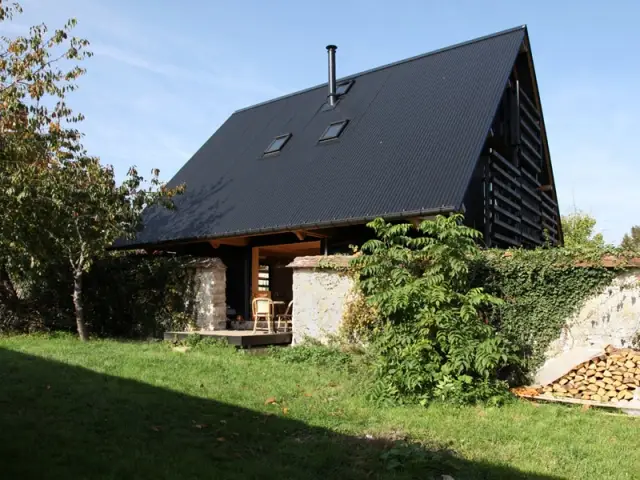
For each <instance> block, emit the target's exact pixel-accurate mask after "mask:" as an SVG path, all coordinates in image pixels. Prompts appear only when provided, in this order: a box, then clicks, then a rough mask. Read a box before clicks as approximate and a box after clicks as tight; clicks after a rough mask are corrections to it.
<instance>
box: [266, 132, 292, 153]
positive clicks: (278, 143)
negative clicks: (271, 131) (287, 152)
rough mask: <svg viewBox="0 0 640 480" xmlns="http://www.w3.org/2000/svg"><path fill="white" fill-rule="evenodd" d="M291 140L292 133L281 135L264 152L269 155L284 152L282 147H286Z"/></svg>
mask: <svg viewBox="0 0 640 480" xmlns="http://www.w3.org/2000/svg"><path fill="white" fill-rule="evenodd" d="M290 138H291V134H290V133H287V134H285V135H280V136H278V137H276V138H274V139H273V140H272V141H271V143H270V144H269V146H268V147H267V149H266V150H265V151H264V154H265V155H268V154H269V153H276V152H279V151H280V150H282V147H284V146H285V144H286V143H287V142H288V141H289V139H290Z"/></svg>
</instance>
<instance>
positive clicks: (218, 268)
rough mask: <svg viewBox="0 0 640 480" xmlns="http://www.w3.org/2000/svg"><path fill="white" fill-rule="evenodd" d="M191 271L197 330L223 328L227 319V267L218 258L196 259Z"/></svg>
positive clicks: (188, 266)
mask: <svg viewBox="0 0 640 480" xmlns="http://www.w3.org/2000/svg"><path fill="white" fill-rule="evenodd" d="M187 268H192V269H193V270H194V272H193V294H192V298H193V301H194V306H193V307H194V308H193V315H194V320H195V323H196V329H197V330H209V331H211V330H224V329H225V328H226V321H227V306H226V288H227V285H226V284H227V280H226V277H227V267H226V266H225V265H224V263H222V261H221V260H220V259H219V258H206V259H198V260H195V261H194V262H192V263H190V264H189V265H187Z"/></svg>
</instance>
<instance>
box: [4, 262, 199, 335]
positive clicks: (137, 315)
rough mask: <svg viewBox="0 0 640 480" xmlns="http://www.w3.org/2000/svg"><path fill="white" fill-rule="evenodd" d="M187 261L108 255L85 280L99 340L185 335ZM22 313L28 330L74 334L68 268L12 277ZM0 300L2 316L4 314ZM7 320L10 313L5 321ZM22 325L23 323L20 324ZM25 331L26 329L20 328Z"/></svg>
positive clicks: (90, 321)
mask: <svg viewBox="0 0 640 480" xmlns="http://www.w3.org/2000/svg"><path fill="white" fill-rule="evenodd" d="M188 260H189V259H188V258H184V257H182V258H180V257H173V256H148V255H136V254H128V255H124V254H111V255H108V256H106V257H105V258H103V259H100V260H99V261H97V262H96V263H95V264H94V265H93V266H92V268H91V270H90V271H89V272H87V273H86V274H85V277H84V292H83V296H84V302H85V315H86V320H87V324H88V326H89V329H90V331H91V332H92V334H93V335H96V336H101V337H107V336H112V337H128V338H141V337H158V336H160V335H161V334H162V333H163V332H164V331H165V330H174V329H177V330H184V329H185V328H186V327H187V324H188V323H189V322H190V318H191V316H190V315H189V312H188V311H186V306H185V299H187V298H188V297H189V295H190V294H191V290H190V289H191V278H190V273H189V271H188V269H186V268H185V267H184V264H185V263H186V262H187V261H188ZM13 277H14V278H13V280H14V283H15V284H16V286H17V289H18V290H19V291H20V299H21V305H20V306H19V308H20V310H21V311H22V312H28V313H29V315H25V314H24V313H22V312H15V310H16V309H15V308H13V309H10V308H9V306H8V305H4V308H5V309H6V310H8V311H9V312H10V313H12V314H13V315H14V316H15V315H16V314H21V315H20V316H21V317H26V318H29V319H30V321H29V325H37V326H38V327H39V328H41V329H51V330H69V331H70V330H74V329H75V319H74V311H73V302H72V299H71V295H70V294H69V292H71V291H72V288H71V285H72V283H73V278H72V275H71V273H70V272H69V269H67V268H59V265H56V264H55V263H52V264H51V265H49V266H48V268H47V269H46V270H44V271H42V272H40V273H39V274H38V275H37V276H35V275H33V276H32V275H29V274H28V272H15V273H14V275H13ZM2 308H3V306H2V299H0V311H1V310H2ZM4 318H7V319H10V318H12V317H9V314H7V316H6V317H5V316H3V323H4ZM22 325H23V326H26V324H25V323H24V322H23V324H22ZM23 329H24V328H23Z"/></svg>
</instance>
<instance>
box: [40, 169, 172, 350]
mask: <svg viewBox="0 0 640 480" xmlns="http://www.w3.org/2000/svg"><path fill="white" fill-rule="evenodd" d="M50 169H51V172H50V174H48V175H46V177H45V179H44V181H43V182H42V184H41V188H40V189H39V191H37V194H38V195H39V198H40V200H38V199H37V198H34V199H31V200H30V202H31V203H32V205H35V204H39V205H40V207H41V212H42V214H43V215H45V214H46V219H43V221H41V222H40V224H39V228H40V229H41V231H42V232H43V234H44V235H45V236H46V240H47V241H48V242H49V244H50V247H49V249H48V250H49V251H52V252H53V253H54V255H55V256H56V258H64V259H65V260H66V261H67V262H68V264H69V266H70V268H71V272H72V274H73V294H72V297H73V304H74V307H75V313H76V324H77V327H78V334H79V335H80V338H81V339H82V340H87V339H88V332H87V327H86V323H85V318H84V308H83V302H82V277H83V274H84V273H85V272H86V271H88V270H89V269H90V268H91V266H92V264H93V262H94V261H95V260H96V259H97V258H99V257H101V256H103V255H104V254H105V252H106V249H107V248H108V247H109V246H111V245H112V244H113V242H114V241H115V240H117V239H119V238H122V237H131V236H133V235H135V233H136V232H137V230H138V228H139V227H140V225H141V224H142V212H143V210H144V209H145V208H147V207H148V206H150V205H154V204H161V205H163V206H165V207H167V208H172V207H173V203H172V202H171V198H172V197H173V196H174V195H176V194H178V193H181V192H182V191H183V189H184V187H178V188H176V189H167V188H166V187H165V186H164V184H162V183H161V182H160V180H159V178H158V176H159V173H160V172H159V170H154V171H153V172H152V178H151V181H150V182H149V184H148V185H147V187H146V188H143V185H144V179H143V178H142V177H141V176H140V175H139V174H138V172H137V171H136V169H135V168H134V167H132V168H130V169H129V172H128V175H127V178H126V180H125V181H124V182H123V183H122V184H121V185H119V186H116V182H115V179H114V172H113V168H112V167H110V166H103V165H101V164H100V162H99V160H98V159H97V158H91V157H81V158H78V159H74V160H72V161H69V160H65V161H61V162H59V163H55V164H52V165H51V167H50Z"/></svg>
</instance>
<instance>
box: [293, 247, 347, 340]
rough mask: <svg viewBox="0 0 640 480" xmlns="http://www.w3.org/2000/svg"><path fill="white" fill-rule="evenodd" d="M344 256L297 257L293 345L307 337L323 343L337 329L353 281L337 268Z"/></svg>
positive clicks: (344, 264) (294, 277)
mask: <svg viewBox="0 0 640 480" xmlns="http://www.w3.org/2000/svg"><path fill="white" fill-rule="evenodd" d="M350 258H351V257H348V256H317V257H298V258H296V259H295V260H294V261H293V263H291V264H290V265H289V267H290V268H292V269H293V344H294V345H295V344H296V343H300V342H302V341H303V340H304V339H305V338H307V337H310V338H313V339H316V340H320V341H326V340H327V336H328V335H331V334H335V333H337V332H338V329H339V328H340V324H341V322H342V315H343V313H344V310H345V307H346V305H347V303H348V302H349V301H350V299H351V292H352V289H353V280H352V279H351V278H350V277H349V276H347V275H346V274H345V273H344V271H343V270H341V269H340V268H341V267H345V266H346V265H348V262H349V260H350Z"/></svg>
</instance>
